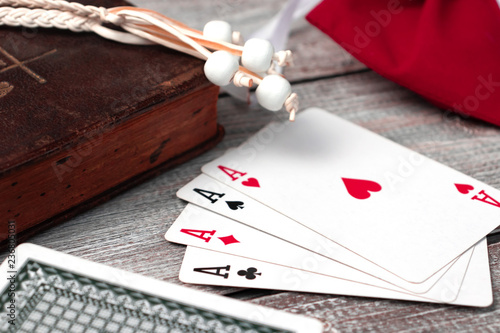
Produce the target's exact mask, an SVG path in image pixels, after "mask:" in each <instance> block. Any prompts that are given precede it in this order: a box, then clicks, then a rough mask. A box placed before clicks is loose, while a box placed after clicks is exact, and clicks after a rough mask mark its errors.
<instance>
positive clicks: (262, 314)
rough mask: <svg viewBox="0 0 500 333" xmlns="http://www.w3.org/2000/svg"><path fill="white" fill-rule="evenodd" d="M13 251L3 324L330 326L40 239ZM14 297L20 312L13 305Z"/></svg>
mask: <svg viewBox="0 0 500 333" xmlns="http://www.w3.org/2000/svg"><path fill="white" fill-rule="evenodd" d="M11 253H12V252H11ZM12 255H13V257H14V258H15V259H10V258H8V259H6V260H5V261H4V262H3V263H2V265H1V266H0V274H1V276H4V277H8V278H4V279H2V282H1V285H0V294H1V296H2V297H1V300H2V301H1V304H0V313H1V315H2V316H3V318H8V319H7V320H11V321H12V323H10V322H9V323H6V320H5V319H3V320H2V325H3V326H2V331H3V330H4V329H8V330H9V332H10V331H11V330H12V329H14V330H15V331H16V332H17V331H22V332H54V331H56V329H57V331H61V332H62V331H64V332H69V331H71V332H83V331H85V329H86V328H87V327H88V328H90V329H91V330H92V331H99V332H101V331H106V332H111V331H113V332H118V331H120V332H125V331H126V332H139V331H140V332H143V331H147V332H167V331H168V332H171V331H172V328H175V329H176V330H178V331H179V332H194V331H203V332H207V331H214V329H215V328H217V329H215V330H216V331H219V330H220V331H221V332H222V331H224V332H236V331H238V332H240V331H241V332H243V331H245V332H246V331H247V330H248V329H249V328H253V330H252V331H255V332H282V331H284V332H289V333H292V332H294V333H295V332H300V333H309V332H317V333H319V332H322V331H323V325H322V323H321V322H319V321H318V320H315V319H312V318H306V317H303V316H298V315H293V314H291V313H286V312H283V311H278V310H274V309H271V308H266V307H262V306H257V305H253V304H251V303H248V302H241V301H238V300H234V299H231V298H228V297H222V296H218V295H213V294H209V293H204V292H201V291H197V290H194V289H191V288H186V287H183V286H178V285H174V284H170V283H167V282H164V281H159V280H155V279H151V278H147V277H145V276H141V275H138V274H133V273H130V272H126V271H123V270H119V269H116V268H112V267H109V266H105V265H102V264H98V263H94V262H91V261H87V260H83V259H81V258H77V257H74V256H71V255H67V254H64V253H60V252H57V251H53V250H50V249H47V248H44V247H41V246H37V245H33V244H27V243H25V244H22V245H20V246H18V247H16V249H15V253H12ZM9 260H10V261H9ZM40 286H45V287H43V288H42V287H40ZM10 288H14V289H15V293H12V292H10V290H11V289H10ZM12 290H13V289H12ZM14 294H15V295H14ZM33 295H35V298H34V297H33ZM11 299H14V302H15V306H16V308H15V309H16V311H14V314H12V311H10V309H9V308H8V306H9V305H10V304H11ZM33 299H35V300H36V301H35V302H34V301H33ZM9 314H10V316H8V315H9ZM131 314H133V315H131ZM40 317H41V319H43V320H41V319H40ZM49 319H50V320H49ZM63 324H64V325H63ZM103 324H105V325H106V326H103ZM8 325H15V326H13V327H8Z"/></svg>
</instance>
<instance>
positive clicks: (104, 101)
mask: <svg viewBox="0 0 500 333" xmlns="http://www.w3.org/2000/svg"><path fill="white" fill-rule="evenodd" d="M85 3H86V4H93V5H97V4H101V5H103V6H105V7H112V6H117V5H126V4H127V3H125V2H123V1H109V0H106V1H99V2H96V1H86V2H85ZM0 41H1V44H0V47H1V49H0V51H1V52H0V82H1V83H0V176H4V175H6V174H8V173H10V172H12V171H13V170H15V169H19V168H24V167H29V165H31V164H33V163H36V162H37V161H38V160H40V159H45V158H47V157H48V156H49V155H51V154H55V153H57V152H58V151H60V150H61V149H64V148H65V147H69V146H74V145H78V144H79V143H80V142H81V141H82V140H85V135H87V136H89V135H90V136H92V135H93V133H94V132H101V131H103V130H105V129H106V128H108V127H113V126H116V125H117V124H119V123H121V122H124V121H127V120H128V119H130V118H131V117H136V116H138V115H140V114H141V113H143V112H145V110H146V109H147V107H149V106H153V105H156V104H159V103H165V102H167V103H168V102H171V101H173V100H175V99H177V98H180V97H182V96H184V95H185V94H187V93H189V92H192V91H193V90H195V89H201V88H203V87H207V86H209V83H208V82H207V80H206V79H205V76H204V74H203V62H202V61H201V60H198V59H195V58H193V57H191V56H188V55H184V54H182V53H179V52H176V51H173V50H170V49H167V48H165V47H161V46H134V45H125V44H120V43H117V42H113V41H109V40H106V39H104V38H102V37H100V36H97V35H95V34H93V33H75V32H70V31H62V30H57V29H43V28H37V29H27V28H20V27H19V28H10V27H4V26H2V27H0Z"/></svg>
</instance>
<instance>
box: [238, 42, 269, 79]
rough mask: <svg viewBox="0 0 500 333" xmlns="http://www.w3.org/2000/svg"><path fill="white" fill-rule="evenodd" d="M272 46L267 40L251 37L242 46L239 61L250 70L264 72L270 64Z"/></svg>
mask: <svg viewBox="0 0 500 333" xmlns="http://www.w3.org/2000/svg"><path fill="white" fill-rule="evenodd" d="M273 54H274V47H273V44H271V43H270V42H269V41H267V40H265V39H261V38H251V39H249V40H248V41H247V42H246V43H245V45H244V46H243V54H242V55H241V63H242V64H243V66H244V67H246V68H247V69H249V70H251V71H252V72H266V71H267V69H268V68H269V66H271V60H272V58H273Z"/></svg>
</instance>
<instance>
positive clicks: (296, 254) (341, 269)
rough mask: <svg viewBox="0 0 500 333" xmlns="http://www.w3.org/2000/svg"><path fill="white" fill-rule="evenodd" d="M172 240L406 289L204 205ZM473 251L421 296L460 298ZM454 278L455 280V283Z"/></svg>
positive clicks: (177, 226)
mask: <svg viewBox="0 0 500 333" xmlns="http://www.w3.org/2000/svg"><path fill="white" fill-rule="evenodd" d="M165 238H166V239H167V240H168V241H171V242H176V243H180V244H185V245H192V246H196V247H200V248H205V249H210V250H214V251H218V252H223V253H228V254H233V255H237V256H242V257H246V258H250V259H256V260H260V261H263V262H268V263H272V264H278V265H282V266H287V267H291V268H295V269H299V270H305V271H310V272H314V273H319V274H323V275H328V276H332V277H336V278H340V279H344V280H351V281H355V282H359V283H363V284H366V285H372V286H376V287H381V288H385V289H391V290H395V291H400V292H408V291H409V290H405V289H403V288H399V287H397V286H396V285H393V284H390V283H388V282H386V281H383V280H381V279H379V278H377V277H376V276H371V275H368V274H366V273H363V272H362V271H359V270H356V269H353V268H351V267H349V266H347V265H344V264H342V263H339V262H336V261H333V260H329V259H328V258H326V257H324V256H321V255H318V254H317V253H314V252H312V251H309V250H306V249H304V248H301V247H298V246H296V245H294V244H292V243H289V242H286V241H284V240H281V239H279V238H276V237H274V236H272V235H269V234H266V233H263V232H261V231H259V230H257V229H254V228H251V227H248V226H246V225H243V224H241V223H238V222H236V221H233V220H230V219H228V218H226V217H223V216H221V215H218V214H215V213H212V212H209V211H207V210H205V209H203V208H200V207H197V206H194V205H191V204H188V205H187V206H186V208H185V209H184V211H183V212H182V213H181V215H180V216H179V217H178V218H177V220H176V221H175V222H174V223H173V225H171V226H170V228H169V230H168V231H167V233H166V235H165ZM472 253H473V250H472V249H471V250H468V251H467V252H466V255H463V256H461V257H460V258H459V259H458V260H457V261H456V262H455V263H454V265H453V266H451V267H450V268H449V269H448V270H447V271H446V272H445V273H444V275H443V276H442V277H441V279H439V280H438V281H437V282H436V283H435V284H434V285H433V286H431V287H430V288H429V289H430V290H426V291H425V292H423V293H419V295H420V296H422V297H426V298H432V299H435V300H441V297H442V294H443V293H445V294H446V296H447V297H456V296H457V295H458V293H459V290H460V285H461V283H462V280H463V278H464V276H465V273H466V271H467V266H468V264H469V260H470V257H471V255H472ZM450 281H454V283H453V284H451V283H450Z"/></svg>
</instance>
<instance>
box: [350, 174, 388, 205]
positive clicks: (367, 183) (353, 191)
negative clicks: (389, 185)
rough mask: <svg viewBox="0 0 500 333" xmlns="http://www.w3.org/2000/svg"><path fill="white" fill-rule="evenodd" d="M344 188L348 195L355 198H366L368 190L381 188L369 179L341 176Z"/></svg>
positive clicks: (368, 193) (373, 190) (374, 190)
mask: <svg viewBox="0 0 500 333" xmlns="http://www.w3.org/2000/svg"><path fill="white" fill-rule="evenodd" d="M342 181H343V182H344V185H345V188H346V189H347V192H349V194H350V195H352V196H353V197H354V198H356V199H360V200H363V199H368V198H369V197H370V195H371V193H370V192H378V191H380V190H381V189H382V186H380V184H379V183H376V182H373V181H371V180H364V179H352V178H342Z"/></svg>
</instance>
